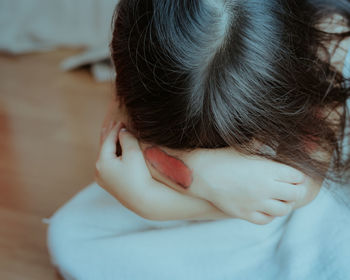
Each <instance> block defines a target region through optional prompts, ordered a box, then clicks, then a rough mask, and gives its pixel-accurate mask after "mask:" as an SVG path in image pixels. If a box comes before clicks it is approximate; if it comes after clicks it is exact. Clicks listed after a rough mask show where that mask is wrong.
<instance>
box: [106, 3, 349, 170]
mask: <svg viewBox="0 0 350 280" xmlns="http://www.w3.org/2000/svg"><path fill="white" fill-rule="evenodd" d="M312 2H317V3H318V2H319V3H321V2H323V1H294V0H293V1H289V0H286V1H279V0H270V1H261V0H249V1H246V0H231V1H230V0H176V1H174V0H120V3H119V5H118V7H117V9H116V17H115V20H114V25H115V26H114V33H113V40H112V43H111V48H112V56H113V61H114V63H115V67H116V72H117V79H116V87H117V94H118V96H119V98H120V100H121V102H122V104H123V105H125V107H126V110H127V113H128V115H129V118H130V126H131V127H129V129H130V130H131V131H133V132H134V133H135V135H136V136H137V137H138V138H139V139H140V140H141V141H145V142H150V143H153V144H157V145H162V146H165V147H169V148H175V149H194V148H200V147H203V148H217V147H225V146H233V147H235V148H237V149H239V150H241V151H244V152H247V153H253V154H259V153H261V151H257V149H256V145H253V143H256V141H258V142H261V143H263V144H265V145H267V146H269V147H270V148H272V150H273V151H275V152H276V154H274V153H272V154H271V153H264V152H263V153H262V155H264V156H266V157H272V158H274V159H276V160H278V161H282V162H285V163H288V164H292V165H294V166H296V167H298V168H300V169H302V170H303V171H305V172H306V173H308V174H310V175H315V174H318V175H324V174H325V172H326V170H327V167H328V163H327V162H326V161H325V160H324V159H322V158H315V156H312V155H311V154H310V153H309V152H308V151H307V148H306V146H307V145H305V143H306V142H316V144H317V147H319V149H321V150H322V151H323V152H326V153H330V152H331V151H332V150H333V149H334V148H337V141H336V135H335V133H334V130H332V127H331V124H330V123H329V120H327V119H325V118H322V117H320V114H319V111H320V108H321V109H322V108H325V107H327V106H331V105H334V104H335V105H342V106H344V104H345V100H346V97H347V95H348V90H346V89H345V88H344V87H343V86H341V83H342V81H343V78H342V76H341V75H340V74H339V73H338V74H337V73H336V72H335V71H333V70H332V69H331V68H330V66H329V63H327V62H321V61H320V60H319V59H318V57H317V49H318V46H319V45H320V44H321V41H322V40H323V39H324V37H322V36H321V35H322V33H321V32H319V31H318V30H317V29H315V28H313V27H314V26H315V24H316V23H317V22H318V21H319V20H320V16H321V15H323V16H324V15H325V14H326V12H325V11H327V9H325V10H324V11H323V12H324V13H322V12H321V10H320V8H317V6H312V5H311V4H308V3H312ZM325 2H326V1H325ZM333 76H334V79H333V81H332V82H330V78H333ZM337 125H339V126H340V127H342V125H343V119H342V121H340V122H338V123H337ZM253 140H255V141H253Z"/></svg>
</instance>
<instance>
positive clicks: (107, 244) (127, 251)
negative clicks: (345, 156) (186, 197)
mask: <svg viewBox="0 0 350 280" xmlns="http://www.w3.org/2000/svg"><path fill="white" fill-rule="evenodd" d="M347 60H348V62H349V64H348V65H349V66H350V55H348V58H347ZM349 70H350V67H349ZM344 73H345V74H346V75H349V74H350V71H344ZM349 105H350V104H349ZM327 184H328V183H327V182H326V183H325V184H324V186H322V188H321V191H320V193H319V194H318V196H317V197H316V198H315V200H314V201H312V202H311V203H310V204H309V205H307V206H305V207H303V208H301V209H298V210H296V211H294V212H293V213H291V214H290V215H289V216H286V217H282V218H276V219H275V220H274V221H273V222H271V223H270V224H267V225H264V226H259V225H254V224H251V223H249V222H246V221H243V220H238V219H228V220H221V221H211V222H209V221H207V222H196V221H190V222H185V221H175V222H153V221H148V220H145V219H143V218H141V217H138V216H137V215H135V214H134V213H132V212H131V211H129V210H128V209H126V208H125V207H123V206H122V205H121V204H120V203H119V202H118V201H117V200H115V198H113V197H112V196H111V195H109V194H108V193H107V192H105V191H104V190H103V189H102V188H100V187H99V186H98V185H96V184H92V185H90V186H89V187H87V188H86V189H84V190H83V191H82V192H80V193H79V194H77V195H76V196H75V197H74V198H73V199H72V200H71V201H69V202H68V203H67V204H66V205H64V206H63V207H62V208H61V209H59V210H58V211H57V212H56V213H55V215H54V216H53V217H51V218H50V219H49V220H48V223H49V230H48V248H49V251H50V253H51V256H52V262H53V264H55V265H56V266H57V267H58V268H59V270H60V271H61V273H62V274H63V275H64V277H65V278H66V279H78V280H103V279H106V280H115V279H118V280H164V279H167V280H226V279H227V280H279V279H283V280H337V279H339V280H347V279H350V209H349V206H347V205H349V204H346V202H348V203H349V200H348V199H344V198H345V195H346V191H345V190H346V189H349V188H350V186H349V185H348V186H340V185H339V186H337V185H335V184H332V185H327ZM347 195H349V194H347ZM348 197H349V196H348Z"/></svg>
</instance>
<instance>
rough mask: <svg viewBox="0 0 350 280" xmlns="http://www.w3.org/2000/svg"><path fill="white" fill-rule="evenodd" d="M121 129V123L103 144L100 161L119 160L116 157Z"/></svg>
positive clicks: (113, 129)
mask: <svg viewBox="0 0 350 280" xmlns="http://www.w3.org/2000/svg"><path fill="white" fill-rule="evenodd" d="M120 128H121V123H120V122H118V123H117V124H116V125H115V126H114V127H113V128H112V129H111V131H110V132H109V134H108V136H107V137H106V139H105V141H104V142H103V144H102V147H101V152H100V159H102V160H109V159H115V158H117V155H116V151H117V137H118V133H119V130H120Z"/></svg>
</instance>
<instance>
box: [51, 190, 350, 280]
mask: <svg viewBox="0 0 350 280" xmlns="http://www.w3.org/2000/svg"><path fill="white" fill-rule="evenodd" d="M49 223H50V226H49V231H48V246H49V250H50V253H51V256H52V262H53V264H55V265H56V266H57V267H58V268H59V269H60V271H61V272H62V274H63V275H64V276H65V278H66V279H79V280H80V279H81V280H90V279H91V280H102V279H106V280H114V279H118V280H141V279H142V280H164V279H167V280H186V279H188V280H197V279H198V280H225V279H230V280H232V279H235V280H236V279H237V280H238V279H241V280H250V279H252V280H259V279H261V280H272V279H273V280H274V279H283V280H296V279H298V280H300V279H305V280H306V279H307V280H312V279H315V280H322V279H325V280H326V279H327V280H336V279H341V280H345V279H350V211H349V209H348V208H347V207H346V206H345V205H344V204H342V203H341V202H339V201H337V200H336V199H335V198H334V197H333V195H332V194H331V193H330V192H329V191H328V190H327V189H326V188H322V189H321V192H320V193H319V195H318V196H317V198H316V199H315V200H314V201H313V202H312V203H310V204H309V205H307V206H306V207H304V208H301V209H299V210H296V211H294V213H292V214H291V215H289V216H288V217H283V218H277V219H275V220H274V221H273V222H272V223H270V224H268V225H264V226H259V225H254V224H251V223H248V222H245V221H242V220H237V219H229V220H222V221H212V222H194V221H193V222H183V221H175V222H153V221H148V220H145V219H142V218H140V217H138V216H136V215H135V214H134V213H132V212H130V211H129V210H128V209H126V208H125V207H123V206H122V205H121V204H119V202H118V201H116V200H115V199H114V198H113V197H112V196H110V195H109V194H108V193H107V192H105V191H104V190H103V189H101V188H100V187H99V186H98V185H96V184H92V185H90V186H89V187H87V188H86V189H84V190H83V191H82V192H80V193H79V194H78V195H76V196H75V197H74V198H73V199H72V200H71V201H70V202H68V203H67V204H66V205H65V206H63V208H61V209H60V210H59V211H58V212H56V214H55V215H54V216H53V217H52V218H51V219H50V220H49Z"/></svg>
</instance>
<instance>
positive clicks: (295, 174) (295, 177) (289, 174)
mask: <svg viewBox="0 0 350 280" xmlns="http://www.w3.org/2000/svg"><path fill="white" fill-rule="evenodd" d="M275 174H276V176H277V177H276V179H275V180H276V181H279V182H285V183H291V184H301V183H303V182H304V180H305V174H304V173H302V172H300V171H299V170H297V169H295V168H293V167H290V166H288V165H282V164H278V167H277V168H276V170H275Z"/></svg>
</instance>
